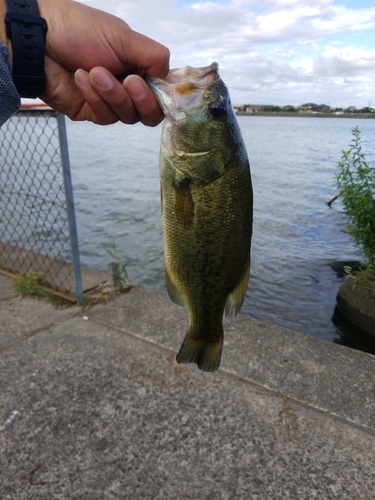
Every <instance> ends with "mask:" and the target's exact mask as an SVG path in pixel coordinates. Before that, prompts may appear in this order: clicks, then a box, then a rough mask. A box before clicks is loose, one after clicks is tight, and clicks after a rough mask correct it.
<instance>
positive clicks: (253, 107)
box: [241, 104, 267, 114]
mask: <svg viewBox="0 0 375 500" xmlns="http://www.w3.org/2000/svg"><path fill="white" fill-rule="evenodd" d="M266 107H267V104H244V105H243V106H242V110H241V111H244V112H245V113H249V114H251V113H262V112H263V111H264V108H266Z"/></svg>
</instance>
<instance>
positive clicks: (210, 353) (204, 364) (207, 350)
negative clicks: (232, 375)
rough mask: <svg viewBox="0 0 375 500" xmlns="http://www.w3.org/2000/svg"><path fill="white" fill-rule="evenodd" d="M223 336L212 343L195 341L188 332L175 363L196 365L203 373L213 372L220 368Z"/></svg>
mask: <svg viewBox="0 0 375 500" xmlns="http://www.w3.org/2000/svg"><path fill="white" fill-rule="evenodd" d="M223 338H224V335H223V334H222V335H220V336H219V337H218V338H217V339H216V340H215V341H214V342H207V341H205V340H200V339H195V338H194V337H192V336H191V335H189V332H188V333H187V334H186V337H185V339H184V341H183V343H182V346H181V348H180V350H179V352H178V354H177V356H176V361H177V363H196V364H197V365H198V368H199V369H200V370H202V371H204V372H213V371H215V370H217V369H218V368H219V366H220V361H221V351H222V349H223Z"/></svg>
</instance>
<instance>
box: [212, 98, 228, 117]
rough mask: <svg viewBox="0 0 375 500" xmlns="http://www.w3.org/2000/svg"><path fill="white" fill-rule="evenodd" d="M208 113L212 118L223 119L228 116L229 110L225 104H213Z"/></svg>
mask: <svg viewBox="0 0 375 500" xmlns="http://www.w3.org/2000/svg"><path fill="white" fill-rule="evenodd" d="M208 111H209V113H210V115H211V116H212V118H222V117H223V116H224V115H225V114H226V112H227V108H226V106H225V104H224V103H223V102H213V103H212V104H211V105H210V107H209V108H208Z"/></svg>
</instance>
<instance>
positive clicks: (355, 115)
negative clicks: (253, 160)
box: [236, 111, 375, 120]
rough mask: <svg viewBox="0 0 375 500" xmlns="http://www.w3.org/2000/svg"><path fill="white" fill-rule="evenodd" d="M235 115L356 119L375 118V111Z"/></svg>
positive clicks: (237, 114) (243, 114) (276, 112)
mask: <svg viewBox="0 0 375 500" xmlns="http://www.w3.org/2000/svg"><path fill="white" fill-rule="evenodd" d="M236 116H282V117H284V116H290V117H295V116H296V117H298V118H356V119H370V120H371V119H375V113H343V114H342V115H335V114H332V113H298V112H297V113H293V112H282V111H281V112H279V111H261V112H259V113H246V112H245V111H236Z"/></svg>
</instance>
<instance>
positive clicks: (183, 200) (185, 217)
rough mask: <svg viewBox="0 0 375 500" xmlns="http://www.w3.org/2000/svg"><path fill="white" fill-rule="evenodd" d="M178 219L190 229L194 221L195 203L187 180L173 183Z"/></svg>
mask: <svg viewBox="0 0 375 500" xmlns="http://www.w3.org/2000/svg"><path fill="white" fill-rule="evenodd" d="M173 189H174V199H175V211H176V218H177V220H178V221H179V222H181V224H183V226H184V227H185V228H189V227H190V226H191V225H192V223H193V219H194V202H193V197H192V195H191V191H190V181H189V179H187V178H184V179H182V180H181V181H175V182H174V183H173Z"/></svg>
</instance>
